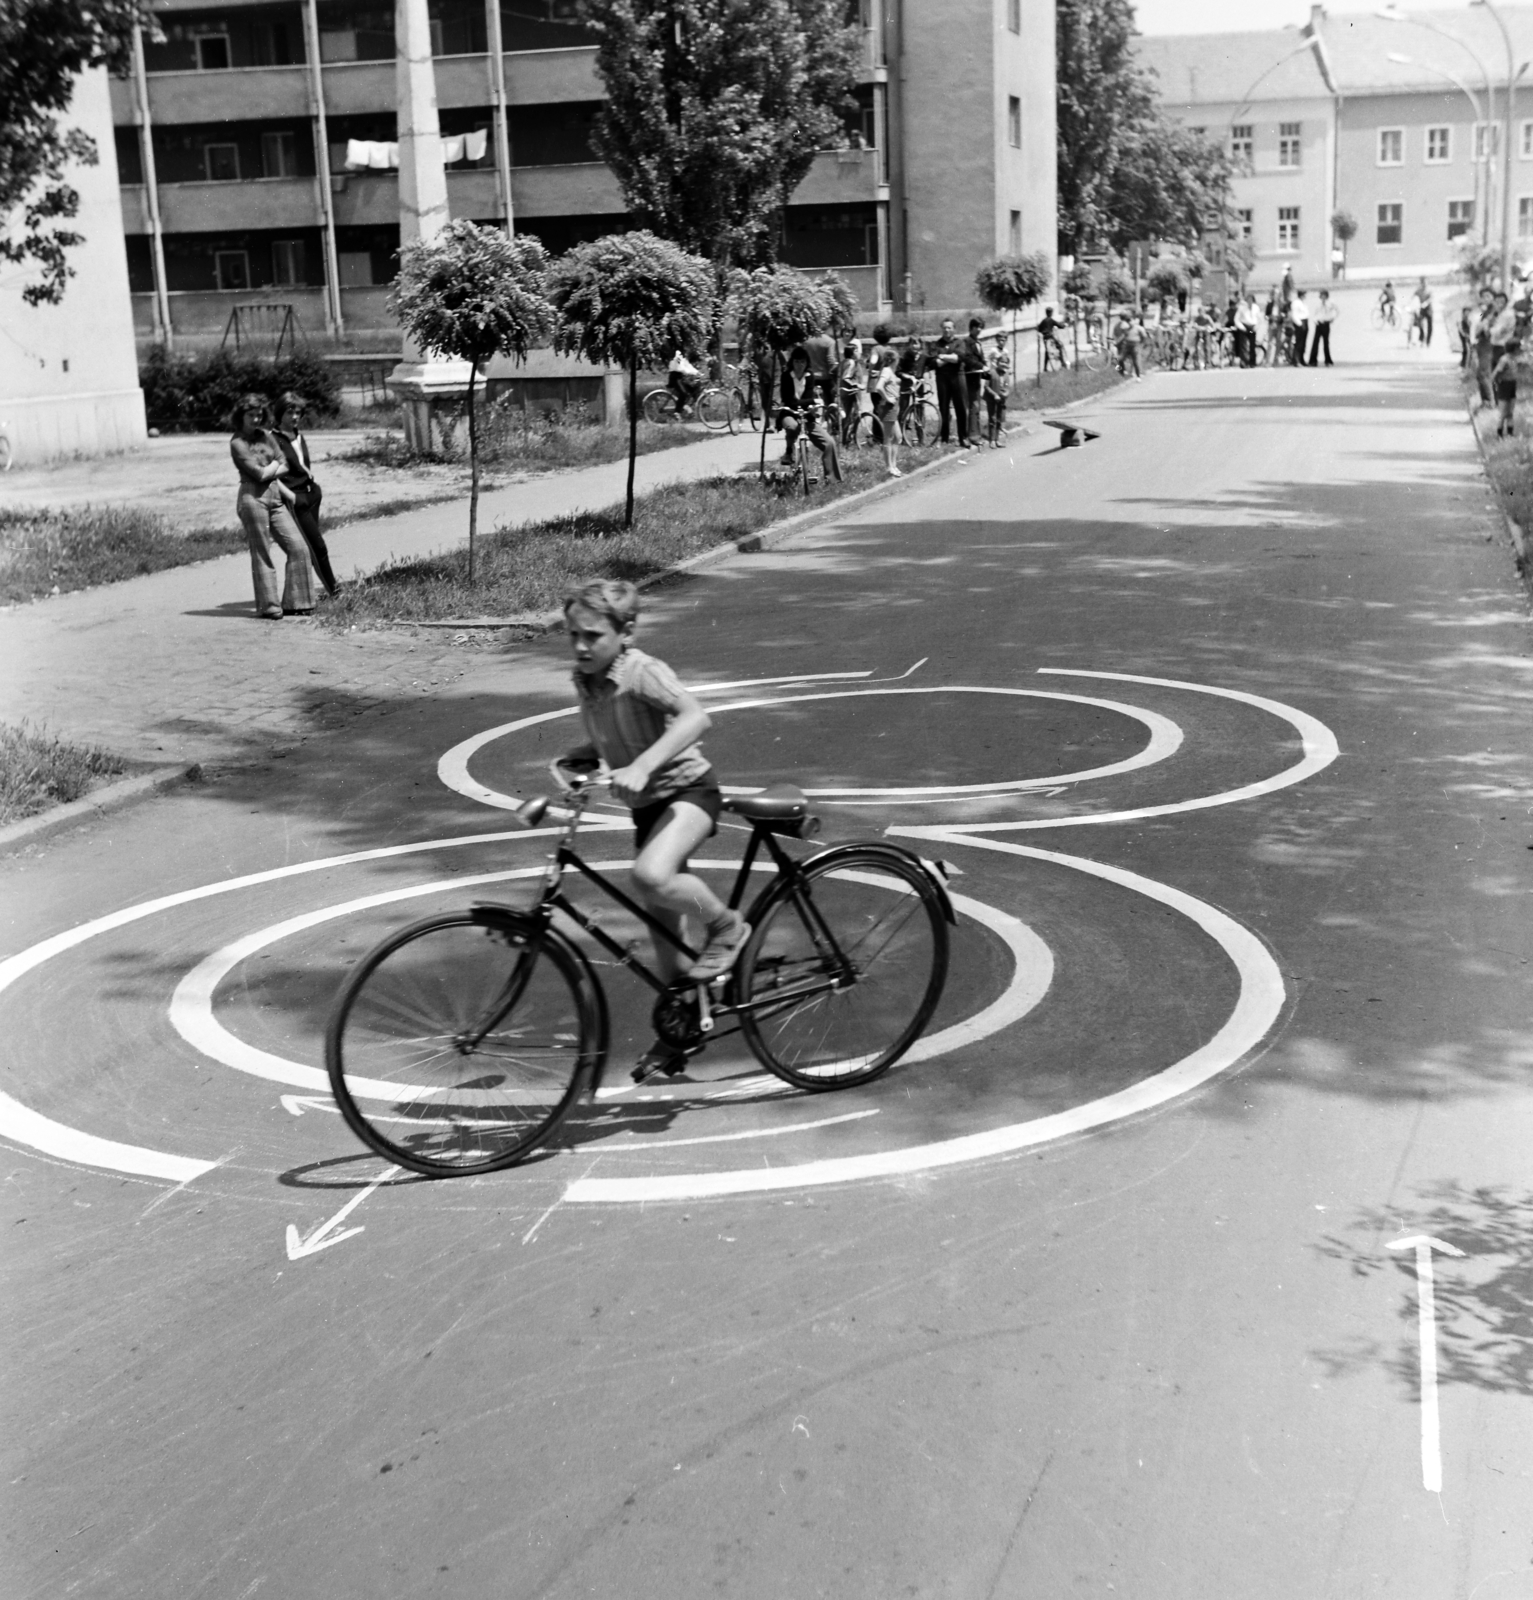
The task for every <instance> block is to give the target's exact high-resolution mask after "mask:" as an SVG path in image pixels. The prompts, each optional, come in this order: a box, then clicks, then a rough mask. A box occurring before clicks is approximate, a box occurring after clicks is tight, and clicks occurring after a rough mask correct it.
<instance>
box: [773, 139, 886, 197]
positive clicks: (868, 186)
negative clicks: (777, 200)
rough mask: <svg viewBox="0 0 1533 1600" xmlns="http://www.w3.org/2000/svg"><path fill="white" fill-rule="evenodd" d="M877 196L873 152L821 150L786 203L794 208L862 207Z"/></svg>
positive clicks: (875, 159) (876, 177)
mask: <svg viewBox="0 0 1533 1600" xmlns="http://www.w3.org/2000/svg"><path fill="white" fill-rule="evenodd" d="M879 198H881V196H880V194H879V171H878V152H877V151H876V150H822V151H821V152H820V153H819V155H817V156H816V157H815V158H814V165H813V166H812V167H810V169H809V171H808V173H807V175H806V176H805V178H804V181H803V182H802V183H801V184H800V185H799V186H798V188H796V189H795V190H794V191H793V195H792V197H791V199H790V201H789V204H790V205H795V206H850V205H866V204H867V203H868V201H870V200H877V199H879Z"/></svg>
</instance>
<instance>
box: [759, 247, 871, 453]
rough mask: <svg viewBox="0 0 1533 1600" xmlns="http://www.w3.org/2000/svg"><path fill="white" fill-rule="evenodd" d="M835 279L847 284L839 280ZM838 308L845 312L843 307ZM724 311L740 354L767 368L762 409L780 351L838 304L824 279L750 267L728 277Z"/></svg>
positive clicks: (819, 325)
mask: <svg viewBox="0 0 1533 1600" xmlns="http://www.w3.org/2000/svg"><path fill="white" fill-rule="evenodd" d="M832 277H834V274H833V273H827V274H826V278H832ZM835 281H836V282H837V283H841V285H842V287H843V288H845V284H844V283H843V282H842V280H841V279H839V278H837V279H836V280H835ZM847 293H848V294H850V293H851V291H850V290H849V289H848V290H847ZM853 304H854V305H855V301H854V302H853ZM841 310H842V311H843V312H844V307H843V308H841ZM728 313H729V315H730V316H731V317H733V318H734V319H735V323H736V325H737V327H738V328H739V330H740V346H741V354H742V355H743V356H745V358H746V359H747V360H749V361H752V362H754V363H755V365H756V369H757V371H758V372H760V371H761V370H763V368H765V370H766V374H767V377H766V383H765V384H764V385H763V391H764V392H763V394H762V397H761V399H762V406H763V408H764V409H770V407H771V404H772V391H773V389H774V388H775V387H776V384H777V362H778V360H779V359H780V357H781V356H782V353H783V351H784V350H791V349H792V348H793V346H794V345H796V344H802V343H803V342H804V340H805V339H807V338H809V337H810V336H811V335H812V334H816V333H819V332H820V331H821V330H822V329H823V328H825V327H826V326H827V325H828V324H829V323H830V321H831V319H832V318H833V317H834V316H836V315H837V314H838V309H837V307H835V306H833V305H832V304H831V301H830V298H829V295H828V293H827V285H826V283H825V279H821V280H820V282H819V283H814V282H812V281H811V280H810V279H808V278H806V277H805V276H804V275H803V273H801V272H795V271H793V269H792V268H791V267H757V268H756V270H755V271H754V272H736V273H735V274H734V275H733V277H732V278H731V279H730V284H729V301H728ZM761 470H762V471H763V472H765V470H766V428H765V427H763V428H762V430H761Z"/></svg>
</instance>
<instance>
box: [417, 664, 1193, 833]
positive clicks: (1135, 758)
mask: <svg viewBox="0 0 1533 1600" xmlns="http://www.w3.org/2000/svg"><path fill="white" fill-rule="evenodd" d="M719 687H725V686H723V685H720V686H719ZM699 692H705V691H699ZM913 694H999V695H1011V696H1016V697H1018V698H1022V699H1029V700H1064V701H1068V702H1070V703H1072V704H1075V705H1083V706H1094V707H1096V708H1097V709H1098V710H1103V711H1113V712H1116V713H1118V714H1119V715H1120V716H1124V717H1128V718H1129V719H1131V720H1132V721H1134V722H1138V723H1140V724H1142V725H1143V726H1144V727H1145V728H1146V729H1147V730H1148V731H1149V736H1150V737H1149V742H1148V743H1147V744H1146V745H1145V747H1144V749H1142V750H1140V751H1137V752H1136V753H1135V754H1134V755H1131V756H1128V757H1126V758H1125V759H1124V760H1122V761H1114V762H1111V763H1109V764H1108V765H1107V766H1102V767H1089V768H1086V769H1084V770H1082V771H1080V772H1060V773H1055V774H1054V775H1052V776H1050V777H1045V778H1003V779H1001V780H1000V781H999V782H996V783H950V784H915V785H909V786H889V785H884V786H871V787H865V788H855V789H850V788H841V789H806V790H805V791H804V793H805V794H807V795H808V796H809V797H810V798H811V799H815V800H827V801H830V802H832V803H834V802H837V801H844V800H852V799H856V798H859V797H873V798H877V799H882V800H890V801H906V800H961V799H965V798H967V797H969V796H974V795H1003V794H1025V793H1026V792H1027V791H1028V790H1029V789H1052V788H1055V787H1058V786H1060V785H1069V784H1076V783H1087V782H1090V781H1093V780H1095V779H1099V778H1109V777H1116V776H1119V775H1121V774H1122V773H1125V772H1136V771H1138V770H1139V769H1140V768H1141V767H1148V766H1153V765H1155V764H1156V763H1157V762H1161V761H1164V760H1166V759H1167V758H1168V757H1169V756H1172V755H1174V754H1175V753H1176V751H1177V750H1178V749H1180V747H1181V744H1182V730H1181V729H1180V728H1179V727H1178V726H1177V725H1176V723H1174V722H1173V721H1172V720H1171V719H1170V718H1169V717H1163V716H1161V715H1160V713H1159V712H1156V711H1146V710H1144V709H1143V708H1142V707H1139V706H1131V705H1125V704H1124V703H1123V702H1122V701H1118V700H1102V699H1097V698H1094V697H1092V696H1090V695H1081V694H1062V693H1059V692H1056V691H1053V690H1048V689H1004V688H995V687H986V686H976V685H954V684H934V685H928V686H924V687H921V688H909V687H907V688H900V689H893V688H872V689H826V690H816V691H815V692H814V693H812V694H791V695H765V696H761V697H759V698H756V699H751V700H731V701H726V702H725V703H724V704H723V705H716V706H711V707H710V710H713V711H746V710H755V709H758V708H760V707H764V706H787V705H794V704H797V703H799V702H802V701H806V700H856V699H862V698H866V697H871V696H876V695H913ZM578 712H579V708H578V707H576V706H569V707H565V708H561V709H560V710H558V711H543V712H539V713H538V715H536V716H532V717H520V718H518V719H517V720H516V721H515V722H505V723H501V724H500V725H499V726H498V727H494V728H486V729H485V730H484V731H483V732H482V733H476V734H474V735H473V736H472V737H471V738H468V739H464V740H463V741H461V742H460V743H458V744H455V745H454V746H453V747H452V749H451V750H449V751H447V753H446V754H445V755H444V756H443V757H442V758H441V760H440V761H438V762H437V777H438V778H440V779H441V781H442V782H443V783H444V784H446V786H447V787H448V788H449V789H452V790H454V791H455V792H456V793H458V794H461V795H464V796H466V797H467V798H468V799H470V800H477V801H478V802H479V803H480V804H481V805H487V806H494V807H496V808H497V809H498V810H501V811H514V810H515V809H516V808H517V807H518V806H519V805H521V804H522V800H521V799H518V798H517V797H516V796H514V795H508V794H503V793H501V792H500V790H498V789H491V788H489V787H488V786H487V785H486V784H482V783H480V782H479V781H478V779H477V778H474V777H472V776H471V775H470V773H469V770H468V763H469V761H470V759H471V758H472V757H473V756H474V755H475V754H476V753H477V752H478V751H480V750H482V749H483V748H484V747H485V746H486V745H488V744H493V743H494V742H495V741H496V740H498V739H504V738H507V737H508V736H509V735H511V734H513V733H520V732H521V731H522V730H523V729H524V728H531V727H535V726H536V725H537V724H539V723H543V722H553V721H556V720H558V719H559V718H561V717H573V716H576V715H578ZM724 792H725V793H726V794H755V793H758V792H759V791H757V790H755V789H749V788H738V787H731V786H729V785H725V788H724Z"/></svg>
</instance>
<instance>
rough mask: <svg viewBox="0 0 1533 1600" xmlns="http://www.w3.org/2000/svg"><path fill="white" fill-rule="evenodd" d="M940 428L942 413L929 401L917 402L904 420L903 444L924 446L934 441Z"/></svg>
mask: <svg viewBox="0 0 1533 1600" xmlns="http://www.w3.org/2000/svg"><path fill="white" fill-rule="evenodd" d="M941 428H942V413H941V412H940V411H939V410H938V409H937V407H936V406H935V405H934V404H933V403H932V402H931V401H930V400H924V399H923V400H918V401H916V403H915V404H914V405H913V406H911V408H910V414H909V415H908V416H907V417H906V419H905V443H906V444H913V445H921V444H925V443H926V442H927V440H928V439H935V438H936V437H937V435H938V433H939V432H940V431H941Z"/></svg>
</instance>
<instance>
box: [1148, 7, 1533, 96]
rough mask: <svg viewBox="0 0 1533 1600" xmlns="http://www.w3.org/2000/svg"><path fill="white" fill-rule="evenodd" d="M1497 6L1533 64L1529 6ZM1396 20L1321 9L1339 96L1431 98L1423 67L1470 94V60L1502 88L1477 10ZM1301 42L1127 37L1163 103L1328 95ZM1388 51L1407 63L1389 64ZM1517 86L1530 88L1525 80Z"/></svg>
mask: <svg viewBox="0 0 1533 1600" xmlns="http://www.w3.org/2000/svg"><path fill="white" fill-rule="evenodd" d="M1317 9H1318V8H1317ZM1497 9H1498V11H1499V12H1500V14H1501V16H1502V18H1503V20H1504V21H1505V22H1506V26H1507V31H1508V33H1510V34H1511V37H1512V48H1513V54H1514V56H1515V59H1516V61H1517V63H1518V65H1520V64H1521V63H1522V62H1524V61H1526V60H1528V59H1529V58H1530V57H1533V5H1515V4H1511V3H1509V0H1501V3H1500V4H1499V5H1498V7H1497ZM1404 16H1405V17H1406V19H1407V20H1405V21H1401V22H1391V21H1388V20H1386V19H1385V18H1383V17H1380V16H1377V15H1375V14H1374V13H1372V12H1369V11H1347V12H1330V13H1326V12H1321V15H1320V19H1319V35H1320V38H1321V41H1322V43H1323V46H1324V50H1325V54H1326V58H1327V61H1328V62H1329V66H1330V70H1331V73H1332V76H1333V78H1334V81H1335V83H1336V87H1337V89H1338V90H1339V91H1340V92H1341V93H1342V94H1343V95H1365V94H1389V93H1398V92H1400V91H1401V90H1409V89H1432V90H1434V91H1441V89H1442V87H1443V80H1442V78H1441V77H1440V76H1438V74H1437V73H1435V72H1433V71H1431V70H1430V68H1431V67H1439V68H1441V69H1443V70H1444V71H1447V72H1451V73H1455V74H1456V75H1457V76H1459V77H1461V78H1463V79H1464V80H1465V81H1466V82H1467V83H1468V84H1469V86H1470V88H1472V89H1473V88H1478V87H1479V85H1480V84H1481V83H1482V82H1483V79H1482V78H1481V74H1480V67H1479V65H1478V63H1477V62H1476V60H1475V57H1476V56H1478V57H1479V59H1480V61H1483V62H1484V64H1485V66H1486V68H1487V69H1488V70H1489V72H1490V76H1491V81H1492V83H1501V84H1504V83H1505V82H1506V46H1505V44H1504V43H1503V42H1502V38H1501V30H1500V29H1499V28H1498V27H1497V26H1496V23H1495V19H1494V18H1493V17H1491V16H1490V14H1489V13H1488V11H1487V10H1486V9H1485V7H1483V6H1469V7H1460V8H1458V9H1456V10H1451V11H1450V10H1432V11H1422V10H1416V9H1414V8H1412V9H1411V10H1409V11H1407V12H1405V13H1404ZM1422 24H1430V26H1422ZM1437 29H1440V30H1441V32H1437V31H1434V30H1437ZM1444 34H1451V35H1454V36H1455V38H1457V39H1458V40H1461V41H1463V43H1462V44H1457V43H1455V42H1454V39H1452V38H1445V37H1444V36H1443V35H1444ZM1304 43H1305V39H1304V34H1303V32H1302V31H1301V30H1300V29H1299V28H1296V27H1291V28H1269V29H1264V30H1262V31H1260V32H1255V33H1188V34H1155V35H1148V36H1144V37H1141V38H1138V39H1136V40H1135V52H1136V54H1137V55H1138V57H1139V59H1140V60H1141V61H1142V62H1143V63H1144V64H1145V65H1146V66H1148V67H1151V68H1153V69H1154V71H1155V74H1156V76H1157V77H1158V78H1159V80H1160V90H1161V94H1162V96H1163V97H1164V98H1165V99H1166V100H1167V101H1169V102H1170V103H1171V104H1173V105H1187V104H1192V105H1196V104H1214V105H1218V104H1230V103H1234V104H1237V105H1239V104H1243V103H1256V102H1260V101H1263V100H1300V99H1305V98H1309V97H1311V96H1316V97H1322V98H1323V97H1325V96H1326V95H1328V93H1329V90H1328V89H1327V87H1326V83H1325V80H1324V77H1323V76H1322V73H1321V70H1320V66H1319V64H1318V62H1317V61H1316V57H1315V51H1314V50H1313V49H1308V50H1306V49H1305V48H1304ZM1466 45H1467V46H1468V49H1465V48H1464V46H1466ZM1471 51H1472V52H1473V54H1471V53H1470V52H1471ZM1391 54H1394V55H1407V56H1410V57H1411V58H1412V60H1411V62H1410V63H1407V64H1402V63H1399V62H1394V61H1391V60H1390V59H1389V57H1390V55H1391ZM1285 56H1286V57H1287V59H1286V60H1285V59H1284V58H1285ZM1524 81H1525V83H1526V84H1527V85H1528V86H1529V87H1533V76H1530V77H1529V78H1527V79H1525V80H1524Z"/></svg>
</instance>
